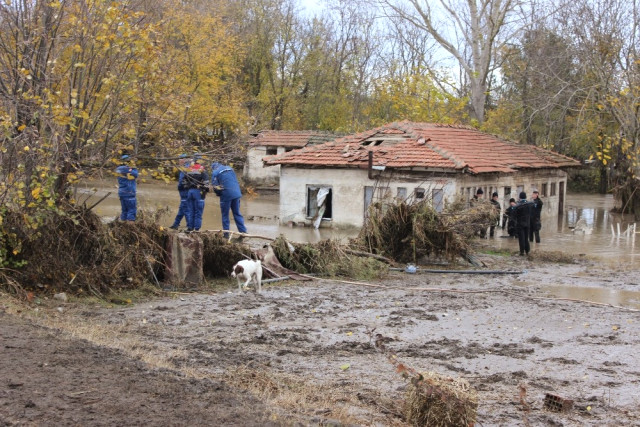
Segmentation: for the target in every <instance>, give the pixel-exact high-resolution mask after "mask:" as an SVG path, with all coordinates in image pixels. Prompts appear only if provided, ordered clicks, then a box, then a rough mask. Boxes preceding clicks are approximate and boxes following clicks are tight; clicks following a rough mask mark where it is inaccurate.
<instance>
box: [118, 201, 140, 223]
mask: <svg viewBox="0 0 640 427" xmlns="http://www.w3.org/2000/svg"><path fill="white" fill-rule="evenodd" d="M120 207H121V208H122V212H121V213H120V220H121V221H135V220H136V211H137V203H136V196H123V197H120Z"/></svg>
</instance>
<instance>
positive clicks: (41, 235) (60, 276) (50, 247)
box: [0, 206, 166, 294]
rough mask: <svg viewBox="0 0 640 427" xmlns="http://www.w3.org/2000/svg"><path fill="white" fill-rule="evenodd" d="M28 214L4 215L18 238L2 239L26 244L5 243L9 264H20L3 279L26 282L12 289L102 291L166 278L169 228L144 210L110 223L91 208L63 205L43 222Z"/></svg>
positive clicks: (0, 280) (3, 274)
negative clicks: (126, 219)
mask: <svg viewBox="0 0 640 427" xmlns="http://www.w3.org/2000/svg"><path fill="white" fill-rule="evenodd" d="M22 218H23V216H22V215H21V214H20V213H17V212H14V211H7V212H5V215H4V217H3V230H2V234H3V236H7V235H8V234H7V232H6V231H7V230H11V235H12V236H13V238H12V239H11V240H8V239H3V240H2V243H3V244H4V245H5V246H6V245H7V244H9V243H10V242H11V241H14V242H20V247H19V250H16V249H18V248H14V247H5V253H7V254H10V258H9V259H7V260H6V262H10V263H12V264H13V265H15V266H16V267H14V268H12V269H4V270H3V271H2V272H1V274H0V283H2V284H5V285H6V284H8V283H14V284H15V283H20V287H19V288H18V287H16V286H15V285H14V286H12V287H11V289H10V290H12V291H15V293H22V292H24V291H25V290H34V291H38V292H52V293H53V292H61V291H64V292H69V293H72V294H79V293H82V292H89V293H92V294H101V293H105V292H108V291H110V290H111V289H132V288H136V287H138V286H140V285H142V284H143V283H144V282H146V281H148V282H151V281H152V280H153V274H155V275H156V276H158V277H162V274H163V271H164V253H165V251H164V242H165V238H166V231H164V230H162V228H161V227H158V226H157V225H156V221H157V218H156V217H155V216H153V215H150V214H146V213H144V212H141V213H140V214H139V219H138V221H136V222H135V223H129V222H120V221H113V222H111V223H108V224H105V223H103V222H102V220H101V219H100V217H99V216H98V215H96V214H95V213H93V212H92V211H91V210H88V209H85V208H83V207H80V206H63V207H61V208H60V209H59V210H57V211H53V210H52V211H49V212H47V213H46V215H42V216H40V217H39V224H38V225H37V226H34V225H33V223H29V222H26V221H24V220H23V219H22ZM152 270H153V274H152Z"/></svg>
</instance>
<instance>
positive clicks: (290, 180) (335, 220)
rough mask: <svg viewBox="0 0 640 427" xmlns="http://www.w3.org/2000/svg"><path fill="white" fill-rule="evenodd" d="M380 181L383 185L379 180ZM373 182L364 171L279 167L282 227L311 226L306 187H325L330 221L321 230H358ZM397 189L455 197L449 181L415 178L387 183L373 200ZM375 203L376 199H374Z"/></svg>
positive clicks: (452, 180) (362, 220)
mask: <svg viewBox="0 0 640 427" xmlns="http://www.w3.org/2000/svg"><path fill="white" fill-rule="evenodd" d="M380 182H384V183H385V184H386V183H387V181H386V180H384V179H381V180H380V181H379V183H378V185H380ZM375 185H376V180H375V179H373V180H371V179H369V178H368V173H367V171H366V170H364V169H298V168H290V167H283V168H282V169H281V170H280V222H281V223H282V224H286V223H288V222H290V221H292V222H294V223H300V222H303V223H305V224H307V225H311V220H310V219H309V218H307V217H306V212H307V208H306V204H307V187H308V186H327V187H331V189H332V220H331V221H326V220H323V221H322V225H321V226H322V227H347V226H356V227H361V226H362V225H363V223H364V195H365V187H366V186H371V187H373V186H375ZM398 187H403V188H406V189H407V196H408V197H409V196H411V195H412V194H413V193H414V191H415V189H416V188H422V189H424V190H425V191H426V197H427V198H429V199H431V194H432V193H431V192H432V190H433V189H442V190H443V192H444V197H445V200H447V199H450V198H452V197H455V194H456V186H455V181H454V179H453V178H429V179H425V180H417V179H416V178H406V179H403V178H402V177H399V178H398V179H397V180H395V181H393V182H390V183H389V185H388V188H384V189H382V191H380V189H378V191H379V192H378V194H376V195H375V196H374V197H376V198H379V197H384V198H389V199H391V198H395V197H396V196H397V194H398ZM378 200H379V199H378Z"/></svg>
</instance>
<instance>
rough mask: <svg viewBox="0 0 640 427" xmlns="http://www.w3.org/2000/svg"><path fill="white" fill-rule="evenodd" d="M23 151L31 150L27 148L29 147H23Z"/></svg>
mask: <svg viewBox="0 0 640 427" xmlns="http://www.w3.org/2000/svg"><path fill="white" fill-rule="evenodd" d="M23 150H24V151H29V150H31V148H29V146H25V147H24V148H23Z"/></svg>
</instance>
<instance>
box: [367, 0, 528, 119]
mask: <svg viewBox="0 0 640 427" xmlns="http://www.w3.org/2000/svg"><path fill="white" fill-rule="evenodd" d="M379 1H380V3H381V4H382V6H383V7H384V8H385V9H386V11H387V12H386V14H387V16H390V17H399V18H401V19H404V20H406V21H408V22H409V23H410V24H411V25H413V26H415V27H416V28H419V29H420V30H422V31H425V32H426V33H428V34H429V35H430V36H431V37H433V38H434V40H435V41H436V42H437V43H438V44H439V45H440V46H441V47H442V48H443V49H444V50H445V51H446V52H448V53H449V54H450V55H452V56H453V57H454V58H455V60H456V61H457V62H458V64H459V65H460V67H461V68H462V71H463V73H464V76H465V77H466V79H467V80H468V84H469V99H470V102H471V109H472V111H473V116H474V118H475V119H476V120H477V121H478V122H479V123H482V122H483V121H484V119H485V106H486V105H485V104H486V100H487V93H488V91H489V77H490V75H491V72H492V71H493V68H494V67H495V63H494V53H495V51H496V49H498V48H500V46H501V45H502V44H503V42H504V39H505V38H507V37H506V36H505V35H504V34H501V33H502V32H504V30H505V29H506V26H507V24H508V18H509V17H510V15H511V14H512V13H513V12H514V9H515V6H516V5H517V1H515V0H467V1H462V0H460V1H455V0H439V1H438V2H429V1H423V0H407V1H406V2H400V1H397V0H379ZM405 3H406V5H407V6H406V7H405V6H404V4H405ZM436 4H438V5H439V6H440V7H439V8H437V7H436V6H435V5H436ZM445 20H449V22H450V23H451V24H450V25H449V26H445V25H443V24H442V23H443V22H445ZM501 36H502V37H501ZM460 89H461V92H462V93H464V92H463V88H460Z"/></svg>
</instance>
